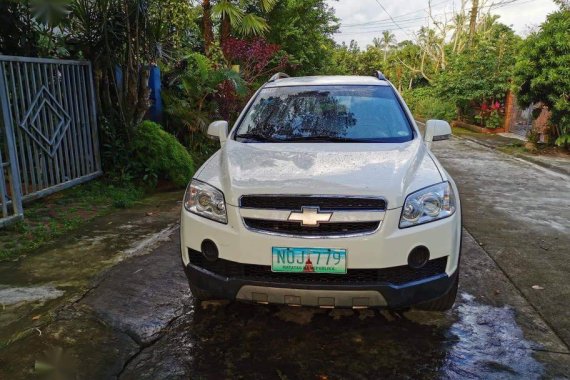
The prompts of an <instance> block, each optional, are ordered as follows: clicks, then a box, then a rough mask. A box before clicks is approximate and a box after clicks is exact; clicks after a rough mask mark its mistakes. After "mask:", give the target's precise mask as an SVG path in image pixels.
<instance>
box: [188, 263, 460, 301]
mask: <svg viewBox="0 0 570 380" xmlns="http://www.w3.org/2000/svg"><path fill="white" fill-rule="evenodd" d="M184 269H185V271H186V275H187V277H188V281H189V282H190V284H191V285H194V286H196V287H198V288H201V289H203V290H206V291H208V292H209V293H211V294H212V296H214V297H216V298H222V299H230V300H240V301H249V302H257V303H263V304H266V303H275V304H287V305H294V306H315V307H324V308H333V307H338V308H367V307H371V308H391V309H394V308H405V307H410V306H413V305H417V304H420V303H424V302H427V301H431V300H433V299H436V298H438V297H440V296H442V295H444V294H446V293H447V292H448V291H449V290H450V289H451V287H452V286H453V284H454V282H455V281H456V276H457V271H455V272H454V273H453V274H451V275H448V274H446V273H442V274H438V275H435V276H431V277H427V278H424V279H421V280H418V281H413V282H408V283H405V284H399V285H394V284H390V283H376V284H327V285H322V284H309V283H291V282H277V281H270V282H269V281H259V280H254V279H243V278H232V277H225V276H221V275H218V274H216V273H213V272H210V271H208V270H206V269H204V268H201V267H198V266H195V265H193V264H190V263H189V264H187V265H186V266H185V267H184Z"/></svg>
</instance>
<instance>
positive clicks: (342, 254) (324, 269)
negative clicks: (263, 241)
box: [271, 247, 346, 274]
mask: <svg viewBox="0 0 570 380" xmlns="http://www.w3.org/2000/svg"><path fill="white" fill-rule="evenodd" d="M271 270H272V271H273V272H293V273H333V274H344V273H346V249H337V248H287V247H273V249H272V251H271Z"/></svg>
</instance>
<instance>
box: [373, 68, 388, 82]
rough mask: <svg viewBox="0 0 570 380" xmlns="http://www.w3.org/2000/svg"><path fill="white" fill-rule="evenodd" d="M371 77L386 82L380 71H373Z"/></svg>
mask: <svg viewBox="0 0 570 380" xmlns="http://www.w3.org/2000/svg"><path fill="white" fill-rule="evenodd" d="M372 76H373V77H376V78H378V79H380V80H387V79H386V77H385V76H384V74H382V71H380V70H374V71H373V72H372Z"/></svg>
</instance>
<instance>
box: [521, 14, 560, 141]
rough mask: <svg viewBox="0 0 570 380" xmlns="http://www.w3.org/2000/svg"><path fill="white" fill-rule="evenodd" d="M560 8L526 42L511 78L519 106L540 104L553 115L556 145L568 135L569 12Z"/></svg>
mask: <svg viewBox="0 0 570 380" xmlns="http://www.w3.org/2000/svg"><path fill="white" fill-rule="evenodd" d="M561 5H562V6H561V10H560V11H558V12H555V13H552V14H550V15H548V17H547V19H546V21H545V22H544V23H543V24H542V25H541V26H540V29H539V30H538V31H537V32H535V33H533V34H531V35H530V36H529V37H528V38H527V39H526V40H525V42H524V44H523V45H522V49H521V52H520V57H519V60H518V61H517V63H516V66H515V78H514V83H515V87H516V91H517V93H518V100H519V103H521V105H523V106H528V105H530V104H531V103H542V104H544V105H546V106H548V108H549V110H550V111H551V112H552V114H551V118H550V124H552V125H553V126H554V133H553V134H554V137H557V138H556V144H557V145H564V144H567V143H568V138H567V137H565V136H567V135H570V117H569V116H568V115H569V114H570V53H569V52H570V9H568V7H567V6H566V7H565V6H564V4H561Z"/></svg>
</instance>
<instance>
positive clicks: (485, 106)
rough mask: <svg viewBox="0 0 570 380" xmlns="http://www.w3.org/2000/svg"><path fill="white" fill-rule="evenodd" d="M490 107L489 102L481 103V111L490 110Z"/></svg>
mask: <svg viewBox="0 0 570 380" xmlns="http://www.w3.org/2000/svg"><path fill="white" fill-rule="evenodd" d="M488 110H489V107H488V106H487V103H483V104H481V111H488Z"/></svg>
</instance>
